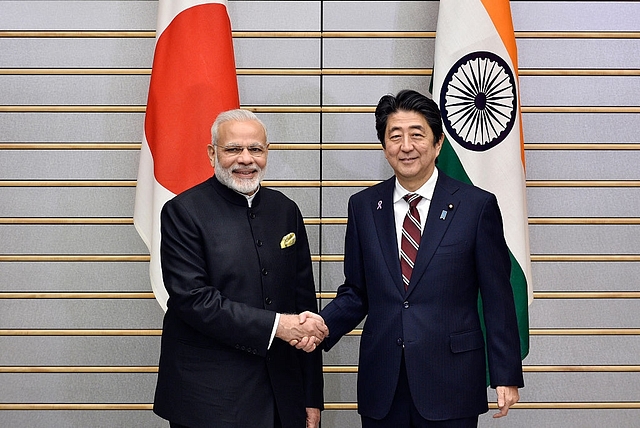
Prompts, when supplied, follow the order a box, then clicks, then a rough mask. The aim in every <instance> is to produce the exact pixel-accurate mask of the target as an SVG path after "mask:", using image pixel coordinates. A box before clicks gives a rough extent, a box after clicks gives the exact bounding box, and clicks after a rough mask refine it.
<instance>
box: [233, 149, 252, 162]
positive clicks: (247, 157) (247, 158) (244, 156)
mask: <svg viewBox="0 0 640 428" xmlns="http://www.w3.org/2000/svg"><path fill="white" fill-rule="evenodd" d="M236 160H237V162H238V163H241V164H245V165H248V164H252V163H253V157H252V156H251V154H250V153H249V148H248V147H244V148H243V149H242V152H241V153H240V155H239V156H238V159H236Z"/></svg>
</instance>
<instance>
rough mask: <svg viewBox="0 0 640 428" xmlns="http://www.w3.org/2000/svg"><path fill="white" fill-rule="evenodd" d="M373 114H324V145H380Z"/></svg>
mask: <svg viewBox="0 0 640 428" xmlns="http://www.w3.org/2000/svg"><path fill="white" fill-rule="evenodd" d="M375 123H376V122H375V118H374V116H373V114H372V113H324V114H323V115H322V142H323V143H379V141H378V137H377V136H376V127H375Z"/></svg>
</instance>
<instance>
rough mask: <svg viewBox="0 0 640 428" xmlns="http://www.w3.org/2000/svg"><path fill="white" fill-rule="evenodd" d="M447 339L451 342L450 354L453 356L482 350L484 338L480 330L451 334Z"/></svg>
mask: <svg viewBox="0 0 640 428" xmlns="http://www.w3.org/2000/svg"><path fill="white" fill-rule="evenodd" d="M449 339H450V340H451V352H453V353H454V354H456V353H459V352H467V351H473V350H474V349H482V348H484V336H483V335H482V330H480V329H478V330H472V331H464V332H461V333H453V334H451V335H450V336H449Z"/></svg>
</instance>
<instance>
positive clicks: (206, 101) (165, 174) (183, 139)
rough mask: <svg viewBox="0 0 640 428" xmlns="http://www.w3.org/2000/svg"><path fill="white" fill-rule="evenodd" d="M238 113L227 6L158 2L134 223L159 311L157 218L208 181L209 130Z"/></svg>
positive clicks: (163, 299) (163, 297)
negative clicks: (231, 113) (222, 117)
mask: <svg viewBox="0 0 640 428" xmlns="http://www.w3.org/2000/svg"><path fill="white" fill-rule="evenodd" d="M239 105H240V102H239V98H238V83H237V78H236V68H235V57H234V53H233V40H232V36H231V24H230V22H229V16H228V12H227V2H226V1H224V0H221V1H203V0H160V1H159V4H158V25H157V29H156V44H155V51H154V57H153V67H152V70H151V81H150V84H149V97H148V100H147V109H146V113H145V120H144V137H143V140H142V148H141V150H140V164H139V167H138V181H137V185H136V201H135V208H134V214H133V222H134V225H135V227H136V230H137V231H138V234H139V235H140V237H141V238H142V240H143V241H144V243H145V244H146V246H147V248H148V249H149V253H150V256H151V260H150V264H149V274H150V278H151V287H152V289H153V293H154V295H155V297H156V300H157V301H158V303H159V304H160V306H161V307H162V308H163V309H164V310H166V309H167V300H168V297H169V295H168V293H167V291H166V289H165V287H164V283H163V281H162V271H161V268H160V211H161V210H162V207H163V206H164V204H165V202H166V201H168V200H169V199H171V198H173V197H174V196H175V195H177V194H178V193H181V192H183V191H184V190H186V189H188V188H190V187H192V186H195V185H196V184H198V183H200V182H202V181H204V180H206V179H208V178H209V177H211V175H212V174H213V169H212V168H211V164H210V162H209V158H208V156H207V144H209V143H210V141H211V134H210V129H211V125H212V124H213V121H214V120H215V118H216V116H218V114H219V113H221V112H222V111H225V110H230V109H234V108H238V107H239Z"/></svg>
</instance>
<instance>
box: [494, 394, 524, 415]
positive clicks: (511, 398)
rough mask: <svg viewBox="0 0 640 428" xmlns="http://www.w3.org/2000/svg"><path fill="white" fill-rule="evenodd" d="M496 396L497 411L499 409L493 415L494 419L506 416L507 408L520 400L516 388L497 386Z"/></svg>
mask: <svg viewBox="0 0 640 428" xmlns="http://www.w3.org/2000/svg"><path fill="white" fill-rule="evenodd" d="M496 394H498V409H500V411H499V412H498V413H495V414H494V415H493V417H494V418H501V417H503V416H507V413H508V412H509V407H511V406H513V405H514V404H516V403H517V402H518V400H520V394H519V393H518V387H517V386H499V387H497V388H496Z"/></svg>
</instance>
